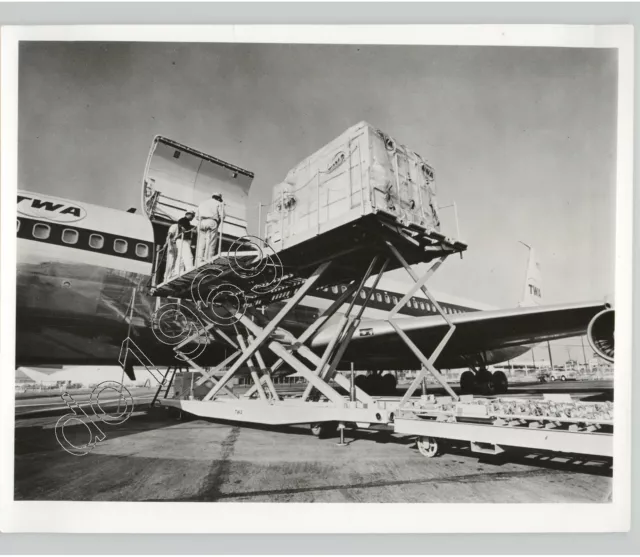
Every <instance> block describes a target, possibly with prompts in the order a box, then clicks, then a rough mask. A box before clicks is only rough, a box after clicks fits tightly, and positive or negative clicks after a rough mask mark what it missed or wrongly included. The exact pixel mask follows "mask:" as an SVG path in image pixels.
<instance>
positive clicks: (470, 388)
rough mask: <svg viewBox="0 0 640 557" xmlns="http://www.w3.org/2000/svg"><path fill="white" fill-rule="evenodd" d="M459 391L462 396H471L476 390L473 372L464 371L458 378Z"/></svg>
mask: <svg viewBox="0 0 640 557" xmlns="http://www.w3.org/2000/svg"><path fill="white" fill-rule="evenodd" d="M460 390H461V391H462V392H463V393H464V394H469V395H470V394H473V392H474V391H475V390H476V376H475V374H474V373H473V371H469V370H467V371H465V372H463V373H462V375H461V376H460Z"/></svg>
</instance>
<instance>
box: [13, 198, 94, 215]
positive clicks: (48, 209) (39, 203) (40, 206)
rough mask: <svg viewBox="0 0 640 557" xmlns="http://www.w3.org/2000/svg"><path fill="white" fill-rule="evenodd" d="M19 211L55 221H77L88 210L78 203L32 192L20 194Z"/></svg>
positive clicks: (21, 213)
mask: <svg viewBox="0 0 640 557" xmlns="http://www.w3.org/2000/svg"><path fill="white" fill-rule="evenodd" d="M18 213H19V214H20V215H23V216H25V217H31V218H35V219H47V220H51V221H54V222H76V221H79V220H82V219H83V218H85V217H86V216H87V211H86V210H85V209H83V208H82V207H80V206H78V205H75V204H73V205H72V204H70V203H68V202H67V201H64V200H62V199H56V198H54V197H45V196H43V195H39V194H37V195H36V194H30V193H23V194H18Z"/></svg>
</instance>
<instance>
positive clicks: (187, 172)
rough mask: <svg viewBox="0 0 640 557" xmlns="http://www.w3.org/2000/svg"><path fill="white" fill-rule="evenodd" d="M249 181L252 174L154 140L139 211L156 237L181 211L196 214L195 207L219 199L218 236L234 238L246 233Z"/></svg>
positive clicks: (161, 139)
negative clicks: (221, 214) (221, 208)
mask: <svg viewBox="0 0 640 557" xmlns="http://www.w3.org/2000/svg"><path fill="white" fill-rule="evenodd" d="M252 180H253V173H252V172H249V171H248V170H244V169H242V168H239V167H237V166H234V165H232V164H230V163H227V162H224V161H222V160H220V159H217V158H215V157H212V156H211V155H207V154H205V153H201V152H200V151H197V150H196V149H192V148H191V147H187V146H186V145H181V144H180V143H178V142H176V141H173V140H171V139H167V138H166V137H162V136H156V137H155V138H154V140H153V143H152V145H151V150H150V152H149V157H148V159H147V166H146V168H145V172H144V179H143V187H142V207H143V210H144V211H145V213H146V215H147V217H148V218H149V219H150V220H151V222H152V223H153V224H154V231H155V230H157V229H158V228H159V227H162V228H164V227H167V226H169V225H171V224H172V223H174V222H176V221H177V220H178V219H179V218H181V217H183V216H184V213H185V212H186V211H188V210H193V211H195V210H196V209H197V206H198V204H199V203H201V202H202V201H204V200H205V199H210V198H211V196H212V195H213V194H214V193H219V194H221V195H222V197H223V199H224V222H223V223H222V234H223V236H225V237H231V238H239V237H242V236H244V235H246V233H247V200H248V195H249V188H250V187H251V182H252ZM163 225H164V226H163ZM158 240H159V238H158V237H156V242H158Z"/></svg>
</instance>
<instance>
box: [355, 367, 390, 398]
mask: <svg viewBox="0 0 640 557" xmlns="http://www.w3.org/2000/svg"><path fill="white" fill-rule="evenodd" d="M355 383H356V387H359V388H361V389H362V390H363V391H364V392H365V393H367V394H368V395H371V396H392V395H395V394H396V386H397V381H396V378H395V376H394V375H393V374H392V373H387V374H386V375H379V374H377V373H372V374H371V375H362V374H361V375H358V376H357V377H356V380H355Z"/></svg>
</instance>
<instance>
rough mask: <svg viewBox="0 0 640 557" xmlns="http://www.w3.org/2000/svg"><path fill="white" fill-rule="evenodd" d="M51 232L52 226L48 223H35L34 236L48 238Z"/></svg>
mask: <svg viewBox="0 0 640 557" xmlns="http://www.w3.org/2000/svg"><path fill="white" fill-rule="evenodd" d="M49 234H51V227H50V226H49V225H48V224H41V223H37V224H34V225H33V237H34V238H38V240H46V239H47V238H48V237H49Z"/></svg>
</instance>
